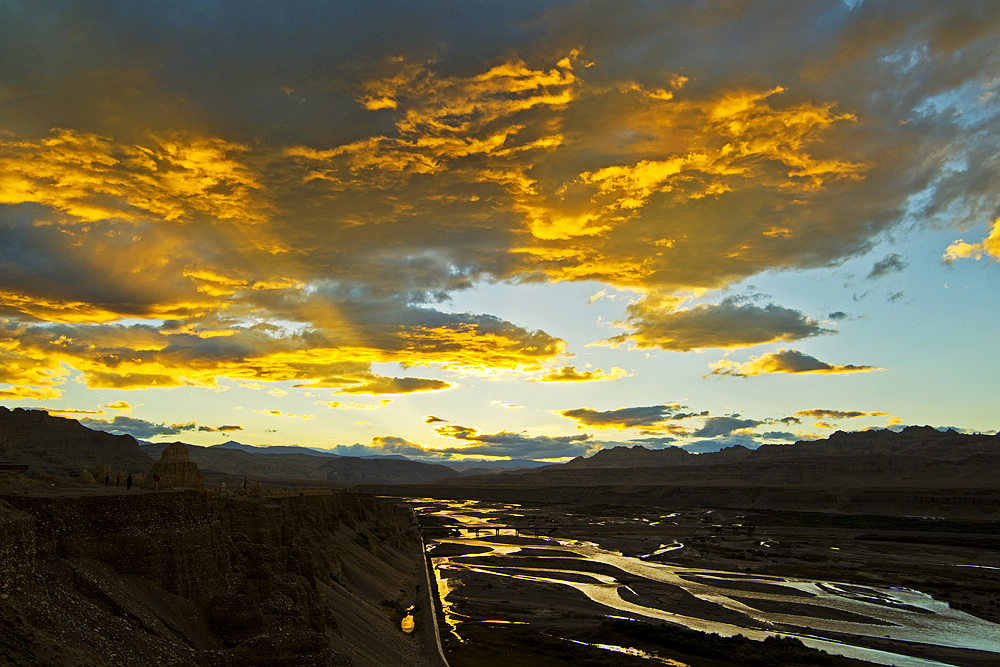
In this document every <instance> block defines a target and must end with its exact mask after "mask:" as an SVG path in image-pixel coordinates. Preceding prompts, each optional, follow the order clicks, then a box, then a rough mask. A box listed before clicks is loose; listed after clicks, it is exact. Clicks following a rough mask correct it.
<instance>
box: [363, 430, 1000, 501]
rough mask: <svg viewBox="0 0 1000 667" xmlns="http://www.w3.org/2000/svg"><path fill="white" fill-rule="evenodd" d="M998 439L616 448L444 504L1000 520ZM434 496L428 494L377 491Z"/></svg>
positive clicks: (473, 487)
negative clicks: (467, 501)
mask: <svg viewBox="0 0 1000 667" xmlns="http://www.w3.org/2000/svg"><path fill="white" fill-rule="evenodd" d="M998 453H1000V435H992V436H991V435H966V434H961V433H957V432H955V431H945V432H941V431H938V430H936V429H934V428H930V427H909V428H906V429H904V430H903V431H901V432H899V433H897V432H894V431H888V430H879V431H863V432H857V433H844V432H839V431H838V432H836V433H834V434H833V435H831V436H830V437H829V438H827V439H825V440H813V441H800V442H797V443H795V444H793V445H764V446H762V447H760V448H759V449H757V450H749V449H746V448H745V447H731V448H728V449H724V450H722V451H719V452H712V453H706V454H692V453H689V452H686V451H684V450H682V449H679V448H666V449H658V450H650V449H646V448H644V447H641V446H635V447H616V448H612V449H606V450H602V451H599V452H597V453H596V454H594V455H593V456H591V457H589V458H583V457H579V458H576V459H573V460H572V461H569V462H568V463H565V464H563V465H553V466H548V467H546V468H541V469H538V470H531V471H519V472H507V473H496V474H492V475H480V476H475V477H462V478H458V479H448V480H442V481H440V482H438V483H437V484H435V486H434V488H433V493H436V494H437V495H438V496H439V497H455V498H482V499H487V500H502V501H506V502H517V501H519V500H523V501H583V502H604V503H616V504H650V505H663V504H669V505H677V506H691V505H698V506H723V507H761V508H782V509H822V510H842V511H850V512H862V513H902V514H915V515H929V516H945V515H948V516H960V515H962V516H973V515H975V516H980V515H985V516H1000V486H998V484H997V481H996V480H998V479H1000V457H998V456H997V454H998ZM369 490H372V491H378V492H385V493H390V492H391V493H398V494H400V495H416V496H420V495H429V494H430V493H431V489H428V488H427V487H423V488H422V487H415V486H408V487H405V488H398V489H395V490H390V489H387V488H385V489H375V488H369Z"/></svg>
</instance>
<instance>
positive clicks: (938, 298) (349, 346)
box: [0, 0, 1000, 461]
mask: <svg viewBox="0 0 1000 667" xmlns="http://www.w3.org/2000/svg"><path fill="white" fill-rule="evenodd" d="M998 93H1000V4H998V3H996V2H995V1H992V0H988V1H984V2H975V1H971V0H970V1H964V2H953V3H951V2H950V3H942V2H938V1H931V2H920V1H917V0H913V1H907V2H875V1H871V0H865V1H860V0H854V1H841V0H830V1H827V2H809V3H802V2H752V1H737V0H732V1H719V2H709V1H705V2H641V3H640V2H629V3H621V2H535V1H531V2H516V1H511V2H502V3H471V2H433V3H414V2H381V1H379V2H340V3H329V2H305V1H302V2H287V3H277V2H247V1H245V0H243V1H239V2H236V1H232V2H226V1H209V0H197V1H195V0H191V1H190V2H182V1H173V2H154V1H150V2H141V3H137V2H127V1H121V2H115V1H108V2H86V1H81V2H55V1H53V2H45V3H38V2H30V1H27V0H25V1H17V0H0V403H2V404H3V405H4V406H6V407H8V408H13V407H26V408H39V409H44V410H48V411H49V412H50V413H51V414H55V415H59V416H64V417H70V418H74V419H79V420H81V423H84V424H85V425H87V426H90V427H91V428H98V429H102V430H107V431H109V432H115V433H129V434H132V435H134V436H135V437H137V438H140V439H143V440H149V441H154V442H168V441H175V440H182V441H184V442H188V443H192V444H201V445H211V444H218V443H221V442H224V441H226V440H237V441H239V442H243V443H246V444H255V445H266V444H276V445H287V444H298V445H304V446H310V447H322V448H332V449H333V451H335V452H338V453H343V454H364V455H370V454H402V455H406V456H412V457H416V458H419V459H422V460H434V461H447V460H453V459H463V458H481V457H486V458H535V459H540V460H564V459H566V458H569V457H573V456H578V455H586V454H591V453H593V452H595V451H597V450H599V449H601V448H605V447H612V446H617V445H637V444H642V445H645V446H648V447H657V448H658V447H667V446H681V447H684V448H686V449H688V450H689V451H694V452H703V451H713V450H716V449H719V448H721V447H725V446H729V445H733V444H742V445H745V446H748V447H757V446H759V445H761V444H763V443H791V442H795V441H796V440H801V439H812V438H820V437H826V436H827V435H829V434H831V433H833V432H834V431H835V430H847V431H852V430H862V429H868V428H884V427H900V426H902V425H907V424H920V425H922V424H929V425H932V426H937V427H955V428H959V429H964V430H967V431H971V432H990V433H992V432H994V431H996V430H997V428H998V427H1000V423H998V421H1000V419H998V415H1000V413H998V411H997V397H998V396H1000V379H998V378H1000V361H998V354H997V342H998V340H1000V338H998V334H997V332H998V330H1000V307H998V306H1000V299H998V295H1000V265H998V261H1000V188H998V183H1000V132H998V130H1000V97H998Z"/></svg>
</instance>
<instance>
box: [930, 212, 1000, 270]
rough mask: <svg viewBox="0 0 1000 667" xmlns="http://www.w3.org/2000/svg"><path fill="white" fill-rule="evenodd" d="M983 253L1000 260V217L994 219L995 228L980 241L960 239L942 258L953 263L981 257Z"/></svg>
mask: <svg viewBox="0 0 1000 667" xmlns="http://www.w3.org/2000/svg"><path fill="white" fill-rule="evenodd" d="M983 255H987V256H990V257H993V259H994V260H997V261H1000V218H997V219H996V220H994V221H993V229H992V230H991V231H990V233H989V235H988V236H987V237H986V238H984V239H983V240H982V241H980V242H979V243H966V242H965V241H963V240H962V239H959V240H957V241H955V242H954V243H952V244H951V245H949V246H948V248H947V249H946V250H945V252H944V256H943V257H942V259H943V260H944V261H945V262H948V263H951V262H954V261H955V260H958V259H968V258H972V259H980V258H981V257H982V256H983Z"/></svg>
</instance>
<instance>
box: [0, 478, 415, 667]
mask: <svg viewBox="0 0 1000 667" xmlns="http://www.w3.org/2000/svg"><path fill="white" fill-rule="evenodd" d="M411 521H412V515H411V514H410V513H409V511H407V510H403V509H400V508H398V507H396V506H393V505H390V504H388V503H384V502H381V501H378V500H377V499H375V498H374V497H373V496H369V495H366V494H359V493H352V492H335V493H329V492H328V493H323V494H319V493H317V494H306V495H291V496H287V497H270V498H265V499H251V498H241V497H236V498H225V497H219V496H216V495H212V494H206V493H203V492H194V491H181V492H168V493H142V494H132V495H92V496H76V497H65V496H63V497H60V496H42V495H25V494H19V495H12V494H6V495H0V662H4V664H29V663H32V664H38V663H41V664H67V665H68V664H86V665H90V664H95V665H96V664H109V665H128V664H132V665H134V664H197V665H240V666H241V667H245V666H246V665H258V664H259V665H333V664H358V665H367V664H372V665H374V664H408V665H410V664H412V665H421V664H426V663H425V657H424V656H425V655H426V654H427V653H426V651H425V647H424V646H423V645H421V644H420V642H419V640H418V639H417V638H415V637H413V636H409V635H406V634H404V633H403V632H402V631H401V630H400V629H399V624H398V621H399V618H398V617H399V614H400V610H401V609H405V608H406V607H407V606H409V605H410V604H413V603H414V602H415V601H417V599H418V589H417V585H418V584H420V582H422V581H423V573H422V570H421V567H422V565H423V562H422V554H421V553H420V541H419V535H418V533H417V532H416V530H415V529H414V527H413V525H412V524H411ZM432 650H433V649H432Z"/></svg>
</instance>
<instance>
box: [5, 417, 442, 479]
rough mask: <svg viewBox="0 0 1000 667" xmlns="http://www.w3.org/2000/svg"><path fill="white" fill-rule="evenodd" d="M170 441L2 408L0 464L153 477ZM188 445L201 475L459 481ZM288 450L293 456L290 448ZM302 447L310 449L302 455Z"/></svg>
mask: <svg viewBox="0 0 1000 667" xmlns="http://www.w3.org/2000/svg"><path fill="white" fill-rule="evenodd" d="M168 444H171V443H145V444H143V445H142V446H140V444H139V443H138V442H137V441H136V439H135V438H133V437H132V436H130V435H113V434H110V433H105V432H104V431H97V430H94V429H90V428H87V427H86V426H83V425H82V424H80V422H78V421H76V420H75V419H67V418H64V417H54V416H52V415H50V414H49V413H47V412H45V411H44V410H25V409H23V408H15V409H13V410H8V409H7V408H5V407H2V406H0V461H9V462H11V463H19V464H26V465H27V466H28V475H30V476H33V477H55V478H63V479H76V478H77V477H78V476H79V475H80V473H81V472H82V471H84V470H87V471H91V472H92V471H93V470H94V469H95V468H96V467H97V466H99V465H103V464H107V465H110V466H111V469H112V471H114V470H127V471H129V472H141V473H145V472H147V471H148V470H149V469H150V468H151V467H152V465H153V462H154V461H156V460H159V458H160V454H162V452H163V450H164V449H166V448H167V446H168ZM182 444H184V445H185V447H186V449H187V451H188V454H189V456H190V458H191V460H192V461H194V462H195V464H197V466H198V467H199V469H201V470H202V471H203V472H209V471H214V472H219V473H224V474H229V475H237V476H240V477H243V476H246V477H248V478H250V479H252V480H276V481H284V480H289V481H291V480H294V481H297V482H308V481H324V482H334V483H338V484H360V483H366V484H404V483H409V484H413V483H422V482H429V481H432V480H438V479H444V478H448V477H457V476H458V473H457V472H455V471H454V470H452V469H451V468H449V467H447V466H443V465H438V464H433V463H421V462H418V461H410V460H408V459H402V458H384V457H383V458H380V457H376V458H371V459H367V458H358V457H353V456H338V455H336V454H332V453H323V452H322V451H317V450H311V449H309V448H306V447H295V446H289V447H285V446H280V445H279V446H278V447H279V450H280V451H283V452H285V453H269V452H268V450H269V449H270V448H269V447H254V446H252V445H242V444H240V443H237V442H231V443H227V444H229V446H228V447H226V446H215V447H200V446H198V445H189V444H187V443H182ZM289 450H290V451H289ZM298 450H304V451H298Z"/></svg>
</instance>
